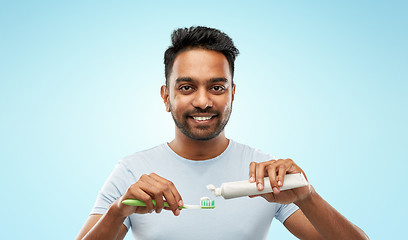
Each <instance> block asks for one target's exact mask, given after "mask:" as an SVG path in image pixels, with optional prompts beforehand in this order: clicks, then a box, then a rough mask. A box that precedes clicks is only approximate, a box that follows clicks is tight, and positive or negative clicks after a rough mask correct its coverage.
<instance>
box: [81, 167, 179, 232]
mask: <svg viewBox="0 0 408 240" xmlns="http://www.w3.org/2000/svg"><path fill="white" fill-rule="evenodd" d="M125 199H139V200H142V201H144V202H145V203H146V206H145V207H136V206H128V205H125V204H122V201H123V200H125ZM152 200H155V201H156V206H153V203H152ZM164 201H166V202H167V203H168V204H169V206H170V207H169V208H165V207H164ZM181 206H183V201H182V199H181V196H180V194H179V192H178V191H177V189H176V187H175V186H174V184H173V183H172V182H170V181H168V180H167V179H164V178H162V177H160V176H158V175H157V174H154V173H152V174H150V175H143V176H141V177H140V179H139V180H138V181H137V182H136V183H135V184H133V185H132V186H130V187H129V189H128V190H127V191H126V193H125V194H124V195H123V196H122V197H120V198H118V199H116V201H114V202H113V203H112V204H111V206H110V207H109V209H108V210H107V212H106V213H105V214H103V215H100V214H96V215H90V216H89V218H88V220H87V221H86V222H85V224H84V226H83V227H82V229H81V231H80V232H79V234H78V236H77V238H76V239H112V240H116V239H123V238H124V237H125V235H126V232H127V228H126V226H125V225H123V221H124V220H125V219H126V217H127V216H129V215H131V214H133V213H138V214H146V213H151V212H153V211H154V210H155V211H156V213H160V212H161V211H162V209H165V210H171V211H173V214H174V215H175V216H178V215H179V214H180V210H179V209H178V207H181Z"/></svg>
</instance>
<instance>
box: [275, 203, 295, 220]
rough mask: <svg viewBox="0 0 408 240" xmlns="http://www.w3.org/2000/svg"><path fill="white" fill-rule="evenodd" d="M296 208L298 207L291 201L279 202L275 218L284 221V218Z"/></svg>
mask: <svg viewBox="0 0 408 240" xmlns="http://www.w3.org/2000/svg"><path fill="white" fill-rule="evenodd" d="M298 209H299V207H298V206H296V205H295V204H293V203H290V204H281V205H280V207H279V209H278V211H276V214H275V218H276V219H278V220H279V221H280V222H281V223H284V222H285V220H286V219H287V218H288V217H289V216H290V215H292V214H293V213H294V212H296V211H297V210H298Z"/></svg>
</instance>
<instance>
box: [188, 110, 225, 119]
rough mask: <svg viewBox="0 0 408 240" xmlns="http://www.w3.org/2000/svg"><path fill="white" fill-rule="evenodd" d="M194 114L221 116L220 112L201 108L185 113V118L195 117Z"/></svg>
mask: <svg viewBox="0 0 408 240" xmlns="http://www.w3.org/2000/svg"><path fill="white" fill-rule="evenodd" d="M194 114H211V115H219V114H220V112H219V111H215V110H212V109H201V108H197V109H194V110H191V111H187V112H185V113H183V116H184V117H188V116H190V115H194Z"/></svg>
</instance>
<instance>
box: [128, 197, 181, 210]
mask: <svg viewBox="0 0 408 240" xmlns="http://www.w3.org/2000/svg"><path fill="white" fill-rule="evenodd" d="M122 203H123V204H126V205H130V206H137V207H146V203H145V202H143V201H142V200H139V199H126V200H123V201H122ZM152 203H153V206H155V207H156V201H155V200H152ZM164 207H170V206H169V204H168V203H167V202H164ZM179 208H183V207H179Z"/></svg>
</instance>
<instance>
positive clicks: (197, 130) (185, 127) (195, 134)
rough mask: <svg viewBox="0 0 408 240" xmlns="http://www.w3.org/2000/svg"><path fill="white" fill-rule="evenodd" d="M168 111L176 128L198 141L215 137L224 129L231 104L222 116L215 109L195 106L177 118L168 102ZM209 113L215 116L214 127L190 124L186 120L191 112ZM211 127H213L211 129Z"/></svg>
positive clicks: (230, 110) (229, 114)
mask: <svg viewBox="0 0 408 240" xmlns="http://www.w3.org/2000/svg"><path fill="white" fill-rule="evenodd" d="M170 112H171V116H172V117H173V120H174V123H175V124H176V126H177V128H178V129H179V130H180V131H181V132H182V133H183V134H184V135H186V136H187V137H188V138H190V139H193V140H198V141H207V140H211V139H213V138H215V137H217V136H218V135H219V134H220V133H221V132H222V131H224V128H225V126H226V125H227V123H228V121H229V118H230V116H231V112H232V106H230V107H229V108H228V109H227V110H226V111H225V112H224V113H223V114H226V116H225V117H224V116H223V115H221V114H220V112H219V111H215V110H212V109H204V110H203V109H200V108H197V109H195V110H193V111H188V112H185V113H183V115H182V118H181V119H177V117H176V116H175V115H174V111H173V108H172V105H171V103H170ZM199 113H200V114H206V113H207V114H211V115H214V117H216V118H217V119H216V122H215V127H212V126H210V125H205V126H191V125H190V124H189V123H188V122H187V120H188V118H189V117H190V116H191V115H193V114H199ZM211 128H213V129H211Z"/></svg>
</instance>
